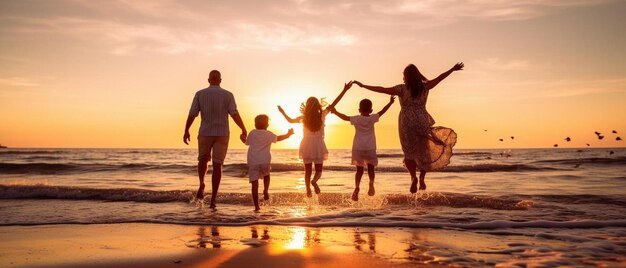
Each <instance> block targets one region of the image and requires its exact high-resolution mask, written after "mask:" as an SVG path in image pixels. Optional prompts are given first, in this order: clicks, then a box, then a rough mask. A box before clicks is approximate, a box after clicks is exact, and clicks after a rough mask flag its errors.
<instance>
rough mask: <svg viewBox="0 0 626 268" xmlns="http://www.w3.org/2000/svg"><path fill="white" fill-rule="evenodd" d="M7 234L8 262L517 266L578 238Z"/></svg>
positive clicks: (234, 232) (165, 229) (431, 233)
mask: <svg viewBox="0 0 626 268" xmlns="http://www.w3.org/2000/svg"><path fill="white" fill-rule="evenodd" d="M0 237H2V239H1V240H0V267H252V266H259V267H342V268H349V267H414V266H415V265H416V264H417V265H422V266H429V267H445V266H449V265H452V266H484V265H496V264H500V265H504V266H507V265H508V266H514V265H516V264H522V263H524V264H526V265H532V264H541V263H545V262H546V261H547V262H552V263H554V262H555V261H557V263H558V261H559V256H561V255H562V253H559V252H555V254H551V252H550V251H547V250H546V249H549V248H570V245H571V241H570V242H568V241H560V240H554V239H541V238H537V237H533V236H528V235H514V234H506V233H502V232H501V233H499V234H485V233H480V232H471V231H463V230H452V229H417V228H381V227H375V228H374V227H372V228H369V227H367V228H364V227H349V228H348V227H346V228H341V227H324V228H311V227H298V226H265V225H257V226H242V227H222V226H194V225H170V224H146V223H123V224H94V225H78V224H74V225H72V224H64V225H39V226H3V227H0ZM533 253H536V254H535V255H534V256H533ZM520 254H522V255H520ZM520 256H521V257H523V259H520ZM613 261H615V262H612V263H613V264H618V265H621V264H624V259H623V258H618V259H616V260H613ZM593 263H594V262H593V261H592V260H590V262H589V263H587V264H593ZM596 264H598V263H596Z"/></svg>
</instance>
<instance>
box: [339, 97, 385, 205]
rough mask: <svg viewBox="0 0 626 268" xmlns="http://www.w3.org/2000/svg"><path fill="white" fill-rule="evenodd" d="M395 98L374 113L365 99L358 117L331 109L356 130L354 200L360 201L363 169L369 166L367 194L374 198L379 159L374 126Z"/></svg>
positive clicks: (353, 143)
mask: <svg viewBox="0 0 626 268" xmlns="http://www.w3.org/2000/svg"><path fill="white" fill-rule="evenodd" d="M394 99H395V96H391V98H390V99H389V103H387V105H385V107H383V109H382V110H380V112H378V113H376V114H371V113H372V101H370V100H368V99H363V100H361V102H359V113H361V114H360V115H356V116H347V115H345V114H342V113H340V112H337V110H336V109H335V108H334V107H331V112H333V113H334V114H336V115H337V116H338V117H339V118H341V119H343V120H345V121H350V124H352V125H353V126H354V128H355V130H356V132H355V133H354V141H353V142H352V164H353V165H355V166H356V174H355V176H354V183H355V188H354V192H353V193H352V200H354V201H358V200H359V190H360V188H359V185H360V184H361V178H362V177H363V168H364V167H365V166H367V174H368V175H369V178H370V184H369V189H368V191H367V194H368V195H369V196H373V195H374V194H375V193H376V191H375V189H374V177H375V174H374V168H375V167H376V166H377V165H378V157H377V156H376V133H375V132H374V124H375V123H376V122H378V119H379V118H380V117H381V116H382V115H383V114H384V113H385V112H387V110H388V109H389V107H391V104H393V101H394Z"/></svg>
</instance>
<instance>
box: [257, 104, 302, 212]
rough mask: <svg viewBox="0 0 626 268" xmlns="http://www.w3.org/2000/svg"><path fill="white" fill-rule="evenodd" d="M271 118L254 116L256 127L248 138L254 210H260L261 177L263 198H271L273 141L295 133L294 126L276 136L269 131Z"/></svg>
mask: <svg viewBox="0 0 626 268" xmlns="http://www.w3.org/2000/svg"><path fill="white" fill-rule="evenodd" d="M269 122H270V118H269V117H268V116H267V115H264V114H262V115H258V116H257V117H255V118H254V127H255V128H256V129H254V130H252V131H250V134H249V135H248V137H247V138H246V145H248V146H249V147H248V175H249V176H250V184H251V185H252V189H251V191H252V202H253V203H254V211H259V210H261V208H260V207H259V179H261V178H263V200H266V201H267V200H269V199H270V194H269V188H270V169H271V167H270V164H271V162H272V154H271V152H270V149H271V148H272V143H275V142H278V141H282V140H285V139H287V138H289V137H291V135H293V128H290V129H289V130H288V131H287V134H284V135H280V136H276V134H274V133H272V132H271V131H267V127H268V126H269V124H270V123H269Z"/></svg>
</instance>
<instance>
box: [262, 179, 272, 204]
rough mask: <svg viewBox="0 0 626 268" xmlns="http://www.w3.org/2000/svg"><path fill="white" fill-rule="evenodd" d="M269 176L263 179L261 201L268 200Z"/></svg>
mask: <svg viewBox="0 0 626 268" xmlns="http://www.w3.org/2000/svg"><path fill="white" fill-rule="evenodd" d="M269 190H270V175H267V176H265V177H263V200H266V201H267V200H270V193H269Z"/></svg>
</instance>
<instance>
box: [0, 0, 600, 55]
mask: <svg viewBox="0 0 626 268" xmlns="http://www.w3.org/2000/svg"><path fill="white" fill-rule="evenodd" d="M607 1H608V0H607ZM607 1H593V2H591V1H582V0H553V1H539V0H448V1H439V0H421V1H414V0H382V1H374V0H337V1H332V0H320V1H308V0H295V1H282V0H268V1H250V2H244V1H228V2H222V3H215V2H208V1H185V2H181V1H174V0H160V1H157V0H155V1H152V0H151V1H129V0H117V1H87V0H68V1H60V2H55V4H54V5H52V4H48V3H45V2H34V3H33V2H28V1H23V2H22V1H19V2H10V3H4V4H3V10H1V11H0V33H1V34H4V35H7V36H8V37H7V38H19V37H20V36H26V35H31V36H32V35H45V34H49V35H53V36H58V35H64V36H65V37H68V38H74V39H79V40H98V41H99V45H106V46H108V48H107V49H108V51H110V52H111V53H113V54H116V55H127V54H131V53H135V52H151V53H163V54H179V53H184V52H190V51H194V52H201V53H203V54H211V52H217V51H233V50H268V51H280V50H302V51H308V52H314V51H317V50H320V49H324V48H329V47H345V46H352V45H356V44H361V43H366V42H367V43H372V42H374V43H375V42H390V40H391V41H393V40H396V41H397V40H403V39H405V38H407V37H406V36H407V29H413V28H425V27H432V26H439V25H443V24H450V23H454V22H459V21H462V20H467V19H476V20H524V19H532V18H536V17H539V16H543V15H547V14H550V13H552V12H556V11H558V10H560V9H563V8H567V7H572V6H581V5H597V4H600V3H604V2H607ZM405 27H406V28H405ZM399 29H403V30H399ZM414 41H415V40H413V39H411V41H410V42H414ZM407 42H408V41H407Z"/></svg>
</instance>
